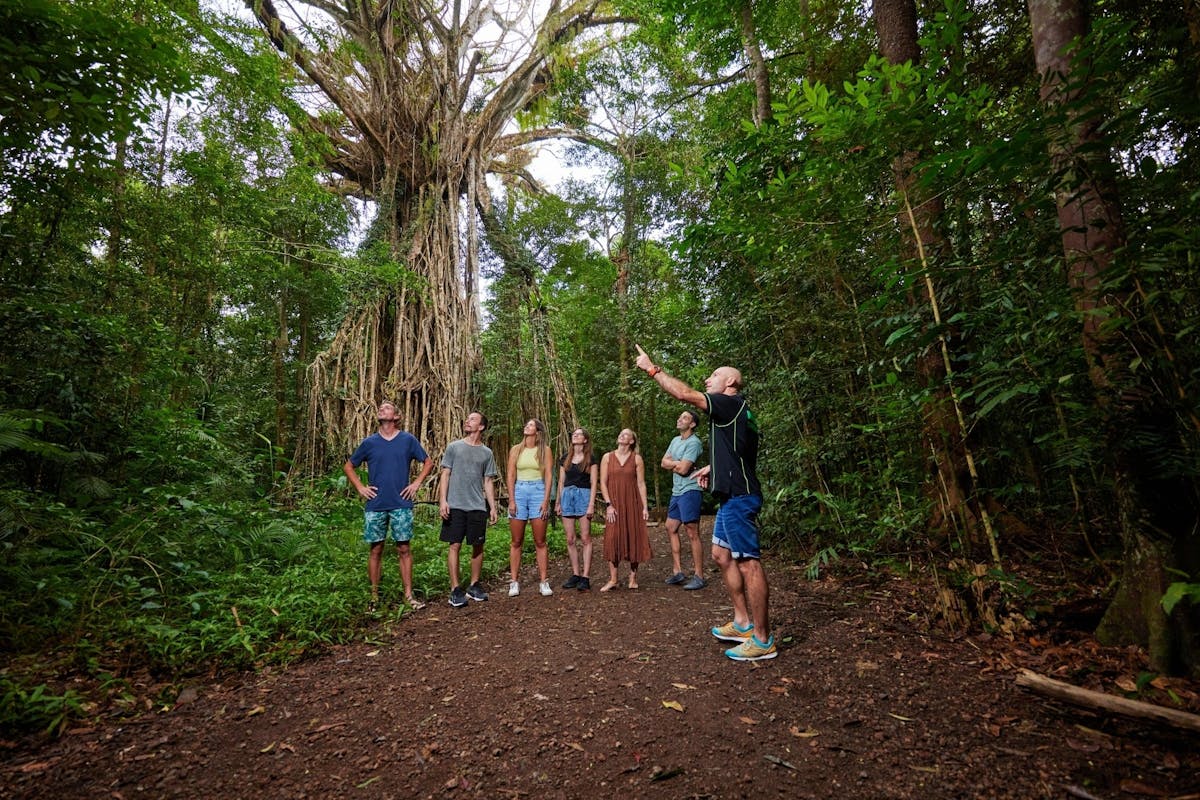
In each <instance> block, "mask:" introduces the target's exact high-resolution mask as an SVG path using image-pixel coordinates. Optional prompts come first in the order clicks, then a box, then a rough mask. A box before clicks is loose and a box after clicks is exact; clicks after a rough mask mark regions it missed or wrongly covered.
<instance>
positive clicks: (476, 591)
mask: <svg viewBox="0 0 1200 800" xmlns="http://www.w3.org/2000/svg"><path fill="white" fill-rule="evenodd" d="M467 597H469V598H471V599H472V600H474V601H475V602H476V603H483V602H486V601H487V598H488V596H487V592H485V591H484V590H483V587H482V586H480V585H479V583H478V581H477V582H475V583H472V584H471V585H470V586H468V587H467Z"/></svg>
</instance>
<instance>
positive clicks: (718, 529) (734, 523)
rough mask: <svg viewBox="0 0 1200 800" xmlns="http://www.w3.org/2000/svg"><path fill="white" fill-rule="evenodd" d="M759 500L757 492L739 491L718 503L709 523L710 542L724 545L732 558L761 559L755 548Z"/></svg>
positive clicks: (718, 545)
mask: <svg viewBox="0 0 1200 800" xmlns="http://www.w3.org/2000/svg"><path fill="white" fill-rule="evenodd" d="M762 502H763V501H762V497H761V496H759V495H757V494H742V495H738V496H737V497H730V498H729V499H727V500H726V501H725V502H724V503H721V507H720V508H718V509H717V519H716V522H715V523H713V544H714V545H716V546H717V547H724V548H725V549H726V550H728V551H729V552H730V553H731V554H732V555H733V557H734V558H762V553H761V551H759V549H758V510H759V509H760V508H762Z"/></svg>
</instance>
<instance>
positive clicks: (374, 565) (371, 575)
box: [367, 542, 383, 596]
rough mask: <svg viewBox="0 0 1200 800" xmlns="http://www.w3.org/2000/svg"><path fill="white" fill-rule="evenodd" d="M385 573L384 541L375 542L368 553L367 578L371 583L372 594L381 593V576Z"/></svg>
mask: <svg viewBox="0 0 1200 800" xmlns="http://www.w3.org/2000/svg"><path fill="white" fill-rule="evenodd" d="M382 573H383V542H374V543H373V544H372V545H371V552H370V553H368V554H367V580H368V581H370V583H371V595H372V596H375V595H378V594H379V578H380V576H381V574H382Z"/></svg>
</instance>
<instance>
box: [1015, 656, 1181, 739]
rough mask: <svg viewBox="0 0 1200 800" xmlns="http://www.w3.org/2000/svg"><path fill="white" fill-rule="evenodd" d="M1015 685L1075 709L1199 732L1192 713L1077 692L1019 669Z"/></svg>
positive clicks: (1082, 690)
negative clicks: (1109, 713) (1089, 709)
mask: <svg viewBox="0 0 1200 800" xmlns="http://www.w3.org/2000/svg"><path fill="white" fill-rule="evenodd" d="M1017 686H1020V687H1021V688H1023V689H1029V690H1030V691H1032V692H1036V693H1038V694H1042V695H1046V696H1047V697H1053V698H1054V699H1056V700H1063V701H1066V702H1068V703H1073V704H1074V705H1077V706H1083V707H1085V708H1093V709H1099V710H1101V711H1108V712H1111V713H1113V714H1120V715H1122V716H1126V717H1132V718H1134V719H1142V720H1150V721H1151V722H1157V723H1159V724H1162V725H1168V726H1170V727H1172V728H1179V729H1181V730H1185V731H1191V732H1192V733H1200V716H1198V715H1196V714H1189V713H1188V712H1186V711H1176V710H1175V709H1172V708H1163V707H1162V706H1156V705H1154V704H1153V703H1143V702H1141V701H1140V700H1129V699H1126V698H1124V697H1115V696H1113V695H1111V694H1105V693H1104V692H1094V691H1092V690H1091V689H1081V688H1080V687H1078V686H1072V685H1071V684H1069V683H1063V682H1062V681H1056V680H1054V679H1053V678H1047V677H1046V676H1045V675H1039V674H1037V673H1036V672H1033V671H1032V670H1028V669H1023V670H1021V674H1019V675H1018V676H1017Z"/></svg>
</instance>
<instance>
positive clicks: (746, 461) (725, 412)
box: [704, 394, 762, 500]
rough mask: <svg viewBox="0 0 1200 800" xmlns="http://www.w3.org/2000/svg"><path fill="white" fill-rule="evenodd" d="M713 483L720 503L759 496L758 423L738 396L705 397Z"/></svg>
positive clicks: (744, 401)
mask: <svg viewBox="0 0 1200 800" xmlns="http://www.w3.org/2000/svg"><path fill="white" fill-rule="evenodd" d="M704 396H705V397H706V398H708V415H709V420H708V422H709V447H710V449H711V451H712V455H711V456H710V457H709V463H710V464H711V465H712V473H711V478H712V482H711V483H710V484H709V488H710V489H711V490H712V493H713V494H714V495H716V496H717V499H719V500H721V499H723V498H728V497H739V496H741V495H744V494H756V495H759V496H761V495H762V488H761V487H760V486H759V484H758V475H757V474H756V473H757V469H758V420H757V419H755V417H754V414H753V413H751V411H750V407H749V406H748V405H747V404H746V398H744V397H742V396H741V395H740V394H706V395H704Z"/></svg>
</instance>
